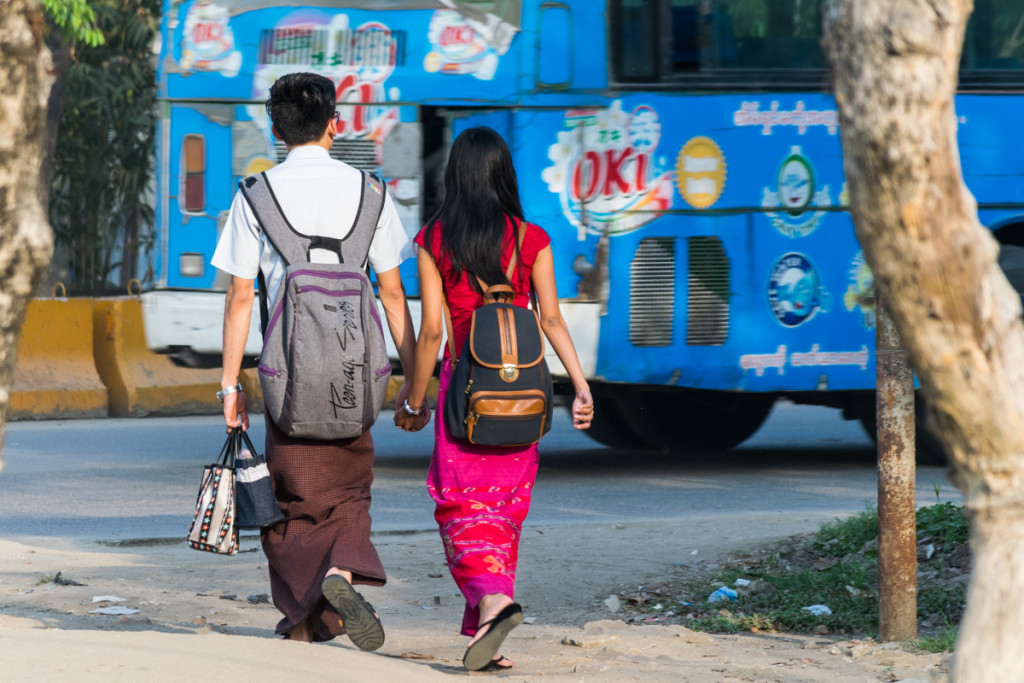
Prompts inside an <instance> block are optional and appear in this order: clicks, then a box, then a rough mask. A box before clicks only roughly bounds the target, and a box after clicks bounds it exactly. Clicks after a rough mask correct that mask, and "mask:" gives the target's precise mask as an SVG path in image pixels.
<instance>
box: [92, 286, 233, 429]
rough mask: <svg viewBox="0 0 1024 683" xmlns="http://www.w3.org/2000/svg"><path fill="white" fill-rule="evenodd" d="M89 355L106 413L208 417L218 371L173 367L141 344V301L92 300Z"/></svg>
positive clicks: (215, 406) (213, 408)
mask: <svg viewBox="0 0 1024 683" xmlns="http://www.w3.org/2000/svg"><path fill="white" fill-rule="evenodd" d="M93 353H94V355H95V359H96V369H97V370H98V371H99V375H100V378H102V380H103V383H104V384H105V385H106V387H107V392H108V395H109V403H110V416H111V417H141V416H144V415H188V414H206V415H213V414H216V413H218V412H219V411H220V406H219V404H218V403H217V398H216V393H217V391H218V390H219V389H220V374H221V372H220V369H219V368H210V369H195V368H186V367H182V366H179V365H176V364H175V363H174V361H173V360H171V358H170V357H168V356H164V355H161V354H157V353H153V352H152V351H150V350H149V349H148V348H147V347H146V335H145V330H144V329H143V323H142V306H141V302H140V301H139V300H138V299H135V298H120V299H97V300H96V301H95V304H94V306H93Z"/></svg>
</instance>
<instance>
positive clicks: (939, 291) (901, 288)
mask: <svg viewBox="0 0 1024 683" xmlns="http://www.w3.org/2000/svg"><path fill="white" fill-rule="evenodd" d="M970 10H971V2H970V0H826V2H825V11H824V19H823V23H824V39H823V43H824V46H825V49H826V53H827V54H828V56H829V59H830V60H831V63H832V66H833V74H834V80H835V90H836V102H837V105H838V108H839V116H840V129H841V132H842V142H843V150H844V162H845V172H846V179H847V183H848V189H849V195H850V207H851V208H850V210H851V213H852V215H853V219H854V225H855V227H856V231H857V237H858V239H859V240H860V242H861V245H862V246H863V248H864V253H865V256H866V258H867V261H868V263H869V265H870V266H871V269H872V271H873V272H874V275H875V282H876V285H877V287H878V292H879V296H881V297H884V298H885V299H886V301H887V302H888V303H889V306H890V311H891V313H892V317H893V320H894V322H895V324H896V327H897V329H898V331H899V333H900V335H901V337H902V338H903V341H904V344H905V346H906V348H907V352H908V353H909V355H910V360H911V364H912V365H913V367H914V368H915V370H916V371H917V373H918V377H919V379H920V382H921V390H922V392H923V393H924V396H925V399H926V400H927V403H928V406H929V408H930V410H931V411H932V412H933V415H934V417H935V419H936V423H937V427H938V431H939V435H940V437H941V438H942V440H943V442H944V444H945V445H946V447H947V449H948V452H949V454H950V457H951V460H952V465H953V476H954V481H955V483H956V484H957V486H958V487H959V488H960V489H961V491H963V493H964V496H965V499H966V507H967V512H968V515H969V518H970V523H971V545H972V549H973V552H974V567H973V569H972V573H971V583H970V586H969V588H968V598H967V611H966V614H965V615H964V619H963V622H962V623H961V631H960V638H959V641H958V643H957V651H956V658H955V663H954V667H953V678H954V680H956V681H985V682H986V683H988V682H990V681H996V680H1007V678H1008V677H1013V676H1017V675H1018V674H1019V663H1020V652H1021V645H1022V642H1021V641H1022V640H1024V611H1022V610H1021V609H1020V605H1022V604H1024V505H1022V503H1024V323H1022V321H1021V303H1020V298H1019V297H1018V296H1017V295H1016V293H1015V292H1014V291H1013V289H1012V288H1011V287H1010V285H1009V283H1008V282H1007V281H1006V278H1005V276H1004V275H1003V273H1002V271H1001V270H1000V269H999V266H998V264H997V261H996V257H997V253H998V245H997V244H996V242H995V240H994V239H993V237H992V235H991V234H990V233H989V232H988V231H987V230H986V229H985V228H984V227H983V226H982V225H981V224H980V223H979V221H978V217H977V205H976V203H975V201H974V198H973V196H972V195H971V194H970V192H968V190H967V188H966V186H965V185H964V182H963V177H962V175H961V171H960V158H959V153H958V149H957V141H956V128H957V120H956V116H955V113H954V103H953V95H954V92H955V89H956V83H957V80H956V79H957V68H958V64H959V58H960V49H961V45H962V42H963V35H964V28H965V26H966V23H967V19H968V16H969V14H970Z"/></svg>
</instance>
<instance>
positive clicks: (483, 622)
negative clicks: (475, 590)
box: [469, 593, 512, 647]
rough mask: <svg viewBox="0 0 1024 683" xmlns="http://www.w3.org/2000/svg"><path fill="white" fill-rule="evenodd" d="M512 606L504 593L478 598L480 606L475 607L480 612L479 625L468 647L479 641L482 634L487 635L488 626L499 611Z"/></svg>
mask: <svg viewBox="0 0 1024 683" xmlns="http://www.w3.org/2000/svg"><path fill="white" fill-rule="evenodd" d="M511 604H512V598H510V597H508V596H507V595H505V594H504V593H492V594H490V595H485V596H484V597H482V598H480V604H479V605H477V607H478V608H479V611H480V623H479V624H477V627H476V635H474V636H473V639H472V640H470V641H469V647H472V646H473V643H475V642H476V641H478V640H480V638H481V637H483V635H484V634H486V633H487V629H488V628H490V626H488V624H490V623H491V622H492V621H494V618H495V617H496V616H498V613H499V612H501V610H503V609H505V608H506V607H508V606H509V605H511Z"/></svg>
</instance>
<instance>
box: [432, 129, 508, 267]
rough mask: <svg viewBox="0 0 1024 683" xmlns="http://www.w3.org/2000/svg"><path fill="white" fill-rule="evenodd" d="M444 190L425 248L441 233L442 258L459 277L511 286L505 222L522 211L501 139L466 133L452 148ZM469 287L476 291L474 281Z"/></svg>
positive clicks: (494, 134) (491, 132) (473, 131)
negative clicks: (505, 264)
mask: <svg viewBox="0 0 1024 683" xmlns="http://www.w3.org/2000/svg"><path fill="white" fill-rule="evenodd" d="M444 189H445V196H444V201H443V202H441V208H439V209H438V210H437V213H435V214H434V215H433V217H431V219H430V220H429V221H428V222H427V232H426V238H427V244H433V238H434V232H435V231H437V230H441V252H442V253H443V254H445V255H446V256H447V257H448V259H449V260H450V261H451V263H452V267H453V269H454V271H455V275H456V277H461V276H462V273H463V272H467V273H469V274H470V276H474V275H475V276H477V277H479V278H480V279H481V280H483V281H484V282H486V283H487V284H488V285H497V284H510V283H509V280H508V278H507V277H505V271H504V268H502V266H501V256H502V254H503V253H504V250H505V244H506V242H505V227H506V220H507V219H511V220H512V223H513V225H515V224H516V221H517V220H523V208H522V206H521V205H520V203H519V181H518V180H517V179H516V170H515V168H513V166H512V154H511V153H510V152H509V149H508V145H506V144H505V141H504V140H503V139H502V138H501V136H500V135H498V133H497V132H495V131H494V130H493V129H491V128H487V127H486V126H480V127H477V128H469V129H468V130H465V131H463V132H462V134H460V135H459V137H457V138H456V139H455V142H454V143H452V150H451V154H450V155H449V157H448V167H447V168H446V169H445V172H444ZM513 234H516V232H515V231H513ZM470 281H471V282H472V283H473V287H476V286H477V284H476V281H475V278H473V277H471V278H470Z"/></svg>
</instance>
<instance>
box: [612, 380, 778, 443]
mask: <svg viewBox="0 0 1024 683" xmlns="http://www.w3.org/2000/svg"><path fill="white" fill-rule="evenodd" d="M622 404H623V406H624V409H625V411H626V413H627V414H626V417H627V418H628V419H629V421H630V423H631V424H632V425H633V426H634V428H635V429H636V431H637V432H639V433H640V434H641V436H642V438H643V439H644V440H645V441H647V442H648V443H650V444H651V445H652V446H654V447H656V448H661V449H664V450H667V451H672V452H676V453H718V452H721V451H727V450H729V449H731V448H735V447H736V446H739V445H740V444H741V443H743V442H744V441H746V440H747V439H749V438H750V437H751V436H753V435H754V432H756V431H757V430H758V429H759V428H760V427H761V425H762V424H763V423H764V421H765V419H766V418H767V417H768V413H770V412H771V409H772V406H773V405H774V404H775V397H774V396H771V395H766V394H739V393H726V392H713V391H683V390H680V391H675V392H673V391H649V392H633V395H632V396H626V397H625V398H624V399H623V401H622Z"/></svg>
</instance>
